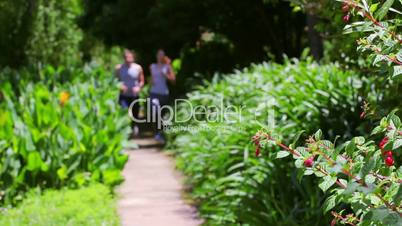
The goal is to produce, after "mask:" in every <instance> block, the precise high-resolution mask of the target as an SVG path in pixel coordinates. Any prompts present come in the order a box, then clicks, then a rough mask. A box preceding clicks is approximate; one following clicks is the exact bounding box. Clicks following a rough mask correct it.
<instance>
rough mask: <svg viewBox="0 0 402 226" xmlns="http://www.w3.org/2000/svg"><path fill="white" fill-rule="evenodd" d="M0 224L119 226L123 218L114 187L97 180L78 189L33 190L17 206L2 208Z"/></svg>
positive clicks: (10, 225)
mask: <svg viewBox="0 0 402 226" xmlns="http://www.w3.org/2000/svg"><path fill="white" fill-rule="evenodd" d="M0 225H4V226H16V225H18V226H25V225H26V226H45V225H46V226H58V225H82V226H93V225H108V226H118V225H120V220H119V218H118V216H117V211H116V203H115V199H114V198H113V197H112V195H111V194H110V189H109V188H108V187H107V186H104V185H100V184H93V185H90V186H89V187H85V188H80V189H77V190H70V189H67V188H63V189H61V190H48V191H46V192H44V193H43V194H41V192H38V191H36V190H32V191H31V192H30V193H29V194H28V196H27V198H26V199H24V201H23V202H22V203H20V204H19V205H18V206H17V207H16V208H11V209H6V210H2V211H1V214H0Z"/></svg>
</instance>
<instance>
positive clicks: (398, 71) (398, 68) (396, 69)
mask: <svg viewBox="0 0 402 226" xmlns="http://www.w3.org/2000/svg"><path fill="white" fill-rule="evenodd" d="M393 69H394V70H393V71H394V72H393V73H392V78H395V77H397V76H399V75H401V74H402V66H401V65H398V66H394V68H393Z"/></svg>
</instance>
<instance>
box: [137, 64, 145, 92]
mask: <svg viewBox="0 0 402 226" xmlns="http://www.w3.org/2000/svg"><path fill="white" fill-rule="evenodd" d="M144 84H145V76H144V70H142V67H141V71H140V77H139V84H138V85H139V87H140V88H142V87H143V86H144Z"/></svg>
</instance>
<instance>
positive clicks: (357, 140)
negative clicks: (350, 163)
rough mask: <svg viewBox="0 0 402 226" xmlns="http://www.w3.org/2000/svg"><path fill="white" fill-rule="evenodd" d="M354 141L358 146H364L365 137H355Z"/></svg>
mask: <svg viewBox="0 0 402 226" xmlns="http://www.w3.org/2000/svg"><path fill="white" fill-rule="evenodd" d="M353 141H354V142H355V144H357V145H363V144H364V142H365V139H364V137H355V138H353Z"/></svg>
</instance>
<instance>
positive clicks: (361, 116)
mask: <svg viewBox="0 0 402 226" xmlns="http://www.w3.org/2000/svg"><path fill="white" fill-rule="evenodd" d="M365 117H366V112H364V111H363V112H362V113H360V119H364V118H365Z"/></svg>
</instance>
